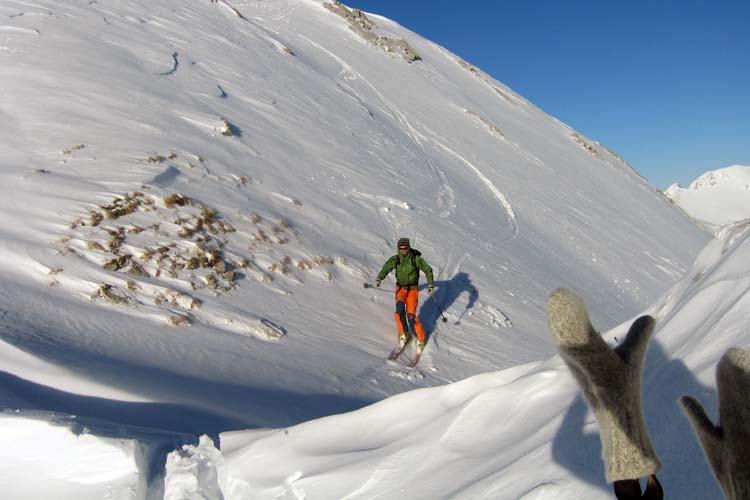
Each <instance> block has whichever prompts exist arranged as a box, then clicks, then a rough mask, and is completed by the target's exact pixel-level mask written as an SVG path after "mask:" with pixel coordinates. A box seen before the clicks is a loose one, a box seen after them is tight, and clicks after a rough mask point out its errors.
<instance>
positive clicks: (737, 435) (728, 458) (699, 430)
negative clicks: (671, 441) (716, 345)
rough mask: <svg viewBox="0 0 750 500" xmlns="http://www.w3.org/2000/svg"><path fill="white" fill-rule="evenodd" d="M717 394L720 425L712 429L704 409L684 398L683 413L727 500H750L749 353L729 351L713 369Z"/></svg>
mask: <svg viewBox="0 0 750 500" xmlns="http://www.w3.org/2000/svg"><path fill="white" fill-rule="evenodd" d="M716 387H717V389H718V391H719V422H720V423H719V425H714V424H713V423H712V422H711V420H710V419H709V418H708V416H707V415H706V412H705V410H704V409H703V406H701V404H700V403H699V402H698V401H696V400H695V399H693V398H690V397H687V396H685V397H683V398H682V400H681V403H682V410H683V411H684V412H685V414H686V415H687V416H688V417H689V419H690V423H691V424H692V426H693V430H694V431H695V434H696V435H697V436H698V440H699V441H700V444H701V446H702V447H703V451H704V452H705V453H706V458H707V459H708V463H709V465H710V466H711V468H712V469H713V471H714V476H716V479H717V480H718V481H719V484H721V488H722V489H723V490H724V495H725V496H726V497H727V498H730V499H735V498H750V470H749V469H748V467H747V464H748V460H750V454H749V453H748V448H747V436H748V435H750V407H748V405H747V394H748V392H749V391H750V351H744V350H742V349H729V350H728V351H727V352H726V353H725V354H724V356H723V357H722V358H721V361H719V366H718V367H717V368H716Z"/></svg>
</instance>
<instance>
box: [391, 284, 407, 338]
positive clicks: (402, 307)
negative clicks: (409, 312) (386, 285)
mask: <svg viewBox="0 0 750 500" xmlns="http://www.w3.org/2000/svg"><path fill="white" fill-rule="evenodd" d="M393 318H394V319H395V320H396V328H398V333H399V335H402V334H404V333H408V332H409V325H408V323H407V322H406V290H404V289H403V288H401V287H396V312H394V313H393Z"/></svg>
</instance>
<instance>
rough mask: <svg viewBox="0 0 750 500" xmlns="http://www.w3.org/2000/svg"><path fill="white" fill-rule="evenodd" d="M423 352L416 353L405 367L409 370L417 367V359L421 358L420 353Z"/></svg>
mask: <svg viewBox="0 0 750 500" xmlns="http://www.w3.org/2000/svg"><path fill="white" fill-rule="evenodd" d="M423 352H424V351H417V353H416V354H415V355H414V357H413V358H412V359H411V361H409V363H407V365H406V366H408V367H409V368H414V367H415V366H417V363H419V358H421V357H422V353H423Z"/></svg>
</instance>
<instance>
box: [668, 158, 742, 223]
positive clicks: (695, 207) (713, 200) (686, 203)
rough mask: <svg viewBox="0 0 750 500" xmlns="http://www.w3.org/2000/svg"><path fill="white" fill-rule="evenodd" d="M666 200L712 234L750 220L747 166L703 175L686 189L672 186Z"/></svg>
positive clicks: (727, 168) (728, 168)
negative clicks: (724, 227)
mask: <svg viewBox="0 0 750 500" xmlns="http://www.w3.org/2000/svg"><path fill="white" fill-rule="evenodd" d="M664 194H665V195H666V196H667V198H668V199H669V200H670V201H672V202H673V203H674V204H675V205H678V206H679V207H680V208H682V209H683V210H685V212H687V213H688V214H689V215H690V216H691V217H693V218H694V219H696V220H697V221H699V222H700V223H702V224H703V225H705V226H706V227H707V228H709V229H710V230H712V231H716V230H718V229H719V228H721V227H722V226H725V225H727V224H732V223H734V222H738V221H742V220H745V219H747V218H750V167H747V166H742V165H732V166H731V167H725V168H721V169H718V170H712V171H710V172H706V173H705V174H703V175H702V176H700V177H698V178H697V179H696V180H694V181H693V182H691V183H690V186H689V187H688V188H687V189H683V188H681V187H680V186H679V185H677V184H672V185H671V186H669V187H668V188H667V190H666V191H664Z"/></svg>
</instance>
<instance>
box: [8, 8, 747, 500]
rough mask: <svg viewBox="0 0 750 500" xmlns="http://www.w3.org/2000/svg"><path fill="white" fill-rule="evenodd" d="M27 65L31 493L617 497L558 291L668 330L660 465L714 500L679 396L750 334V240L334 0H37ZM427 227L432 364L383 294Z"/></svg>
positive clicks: (18, 271) (21, 160)
mask: <svg viewBox="0 0 750 500" xmlns="http://www.w3.org/2000/svg"><path fill="white" fill-rule="evenodd" d="M0 81H2V91H0V133H1V134H2V138H3V139H2V141H0V158H2V169H1V170H0V175H2V179H1V182H0V190H1V193H0V254H1V255H2V256H3V257H2V260H0V268H1V269H2V273H3V280H2V282H1V283H0V304H2V305H1V306H0V308H1V309H0V361H2V366H3V373H2V377H3V383H2V385H0V397H1V398H2V399H0V401H2V408H3V409H4V411H3V413H2V414H0V418H2V419H3V429H4V430H3V437H4V439H5V441H4V442H5V443H6V444H7V445H8V446H6V447H5V451H4V452H3V453H2V458H1V459H0V465H2V467H1V469H2V470H3V474H4V475H5V476H4V479H5V480H6V484H8V483H9V482H12V483H13V489H12V490H11V492H12V496H11V497H12V498H17V499H35V498H44V497H50V496H49V493H48V492H50V491H55V492H56V493H55V498H77V499H83V500H87V499H101V498H111V499H134V498H137V499H149V500H150V499H156V498H170V499H178V498H179V499H183V498H209V499H218V498H225V499H243V498H290V499H299V498H307V499H313V498H352V499H353V498H407V497H409V498H525V499H527V500H528V499H533V498H571V497H577V498H607V497H608V496H609V490H608V487H607V485H606V484H604V482H603V481H604V479H603V473H602V466H601V462H600V459H599V457H598V455H599V450H598V449H597V447H598V438H597V437H596V429H595V424H594V421H593V419H592V417H591V416H590V415H589V413H588V410H587V409H586V406H585V404H584V403H583V401H582V399H581V398H580V397H579V396H578V393H577V389H576V387H575V384H574V382H573V381H572V379H571V378H570V377H569V376H568V375H567V372H566V369H565V368H564V365H563V364H562V362H561V361H560V359H559V358H558V357H557V356H555V348H554V345H553V343H552V341H551V339H550V337H549V333H548V331H547V320H546V301H547V297H548V295H549V293H550V292H551V291H552V290H553V289H555V288H557V287H560V286H565V287H568V288H571V289H573V290H575V291H576V292H577V293H578V294H580V295H581V296H582V297H583V298H584V300H585V301H586V302H587V305H588V306H589V309H590V311H591V314H592V320H593V322H594V324H595V325H596V326H597V327H598V328H601V329H602V331H607V333H606V336H607V338H609V339H612V341H614V337H617V336H618V335H621V334H622V332H623V331H624V330H625V329H626V328H627V326H628V324H629V322H630V321H631V320H632V318H634V317H635V316H637V315H638V314H641V313H642V312H643V311H646V312H647V313H651V314H654V315H655V316H656V317H657V319H658V320H659V321H660V323H659V324H660V330H659V332H658V333H657V336H656V341H655V343H654V345H652V347H651V354H650V358H649V359H650V361H649V366H648V368H647V373H646V379H645V380H646V385H645V388H646V393H645V394H644V398H645V399H646V407H647V411H648V412H649V415H648V417H649V424H650V425H654V427H655V429H656V428H658V427H659V425H660V424H661V425H662V426H663V425H665V424H664V422H666V421H668V422H671V423H673V424H674V423H675V422H677V424H676V425H674V427H670V428H668V429H659V430H660V433H659V438H658V439H657V447H658V448H659V450H658V451H659V453H660V454H663V455H664V456H663V461H664V462H665V463H670V464H674V465H670V466H669V467H665V470H664V472H663V474H664V476H663V478H664V481H663V482H664V483H665V487H667V488H668V489H669V490H670V491H671V492H676V494H678V493H680V492H688V491H699V492H705V493H706V495H708V496H706V497H705V498H712V497H716V495H717V492H718V489H717V487H716V485H715V483H714V481H713V479H712V478H711V476H710V472H709V470H708V467H707V466H706V464H705V462H704V461H703V458H702V455H701V453H700V452H699V448H698V447H697V444H696V443H695V442H694V440H693V439H692V436H691V435H690V434H689V429H688V427H687V421H686V420H685V419H684V418H683V417H682V416H681V415H680V414H679V413H678V410H677V409H676V408H677V407H676V405H674V400H675V399H676V397H677V396H679V395H681V394H682V393H683V392H685V393H687V394H692V395H695V396H697V397H698V398H699V399H703V400H704V401H705V402H706V403H707V404H709V405H711V404H713V405H715V404H716V402H715V399H716V398H715V394H714V387H715V385H714V381H713V375H712V370H713V367H714V365H715V363H716V361H717V360H718V358H719V357H720V355H721V354H722V353H723V350H724V349H725V348H726V347H728V346H738V347H744V348H747V345H746V342H744V340H743V337H742V335H741V330H742V325H743V323H741V322H740V321H744V322H745V323H746V320H747V318H746V317H744V316H743V313H742V309H743V307H742V303H743V301H744V300H746V299H745V298H744V297H745V292H746V290H747V288H748V286H747V284H746V283H745V281H746V280H747V277H746V272H745V271H744V270H743V269H742V258H743V255H744V254H746V252H747V251H748V248H749V247H748V243H747V242H746V240H747V231H746V229H745V228H744V227H742V226H741V225H737V226H735V227H730V228H727V229H726V230H725V231H724V232H722V233H720V234H719V235H718V236H716V238H715V239H711V235H710V234H709V233H708V232H706V231H704V230H703V229H702V228H700V227H699V226H698V225H696V224H695V223H694V222H693V221H692V220H691V219H690V218H689V217H688V216H687V215H686V214H685V213H684V212H682V211H681V210H679V209H678V208H677V207H675V206H674V205H673V204H671V203H669V201H668V200H667V199H665V197H664V196H662V195H661V194H660V193H658V192H657V190H656V189H654V188H653V187H652V186H650V185H649V184H648V183H647V182H646V181H645V180H644V179H643V178H642V177H640V176H639V175H638V174H637V173H636V172H634V171H633V170H632V168H631V167H630V166H629V165H628V164H627V163H625V161H624V160H622V159H621V158H619V157H618V156H617V155H615V154H614V153H612V152H611V151H609V150H608V149H607V148H606V147H604V146H603V145H601V144H599V143H597V142H596V141H593V140H590V139H588V138H586V137H583V136H582V135H581V134H579V133H577V132H575V131H574V130H572V129H571V128H569V127H567V126H566V125H564V124H562V123H560V122H559V121H557V120H555V119H554V118H552V117H550V116H548V115H546V114H545V113H544V112H543V111H541V110H539V109H538V108H536V107H535V106H533V104H531V103H529V102H528V101H526V100H525V99H523V97H521V96H519V95H518V94H517V93H515V92H514V91H513V90H511V89H509V88H507V87H506V86H504V85H503V84H501V83H500V82H497V81H496V80H494V79H493V78H492V77H490V76H489V75H487V74H485V73H484V72H482V71H481V70H480V69H479V68H476V67H474V66H472V65H471V64H470V63H469V62H467V61H464V60H462V59H460V58H459V57H457V56H456V55H454V54H452V53H450V52H449V51H447V50H445V49H444V48H442V47H439V46H437V45H435V44H433V43H431V42H429V41H428V40H425V39H423V38H421V37H420V36H418V35H417V34H415V33H412V32H410V31H408V30H406V29H404V28H403V27H401V26H399V25H397V24H395V23H393V22H392V21H389V20H388V19H385V18H382V17H379V16H375V15H367V14H362V13H360V12H358V11H351V10H349V9H348V8H346V7H345V6H343V5H342V4H334V3H329V2H323V1H320V0H302V1H300V0H294V1H293V0H275V1H263V2H257V1H231V0H219V1H216V2H210V1H207V0H206V1H197V2H192V3H190V4H189V5H187V4H185V3H184V2H178V1H172V0H158V1H153V0H152V1H150V2H144V1H133V2H127V3H123V2H114V1H110V0H95V1H76V2H69V3H66V4H65V5H61V4H59V3H58V2H51V1H48V0H34V1H32V2H29V1H17V0H8V1H6V2H3V3H2V5H0ZM402 236H406V237H410V238H411V239H412V242H413V246H414V247H415V248H418V249H419V250H421V251H422V254H423V256H424V257H425V259H426V260H427V261H428V262H429V263H430V264H431V265H432V267H433V270H434V272H435V281H436V283H435V285H436V291H437V292H436V294H435V300H432V299H428V298H427V295H426V293H424V292H422V293H421V298H420V301H421V303H420V309H419V314H420V317H421V319H422V322H423V324H424V325H425V329H426V330H427V333H428V345H427V348H426V350H425V353H424V355H423V356H422V359H421V360H420V363H419V365H417V367H416V368H414V369H411V368H408V367H407V366H405V364H406V362H407V361H408V358H409V357H410V356H411V355H412V354H413V348H412V347H410V348H408V349H407V350H406V353H405V355H404V356H402V358H400V359H399V360H398V361H397V362H388V361H386V360H385V358H386V356H387V354H388V352H389V351H390V349H391V347H392V346H393V344H394V343H395V341H396V335H395V331H396V330H395V325H394V323H393V292H392V290H393V286H394V284H395V282H394V281H393V276H392V275H391V276H389V277H388V278H387V279H386V280H385V281H384V283H383V286H382V287H381V288H380V289H376V288H365V287H363V284H367V283H369V284H371V283H372V282H373V281H374V277H375V275H376V274H377V272H378V271H379V270H380V267H381V266H382V264H383V263H384V262H385V260H386V259H387V258H388V257H390V256H391V255H393V254H394V253H395V251H396V250H395V242H396V240H397V239H398V238H399V237H402ZM706 244H708V246H706ZM704 247H705V249H704ZM702 249H704V250H703V252H702V253H700V252H701V250H702ZM699 253H700V255H699ZM696 257H698V260H697V261H696ZM745 259H746V256H745ZM745 261H746V260H745ZM745 309H746V308H745ZM441 316H445V318H446V319H447V321H446V322H442V321H441ZM705 341H708V343H706V342H705ZM707 344H708V345H707ZM714 407H715V406H714ZM664 415H667V416H668V418H667V419H664V418H662V417H663V416H664ZM678 437H679V439H678ZM687 451H689V453H687ZM446 471H450V473H446ZM686 471H688V472H689V474H688V476H689V477H688V481H687V482H685V481H683V482H678V481H677V480H676V477H677V476H678V475H679V474H685V472H686ZM678 496H679V495H677V497H678Z"/></svg>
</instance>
